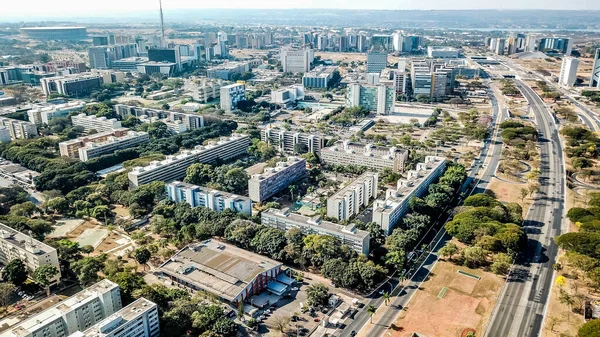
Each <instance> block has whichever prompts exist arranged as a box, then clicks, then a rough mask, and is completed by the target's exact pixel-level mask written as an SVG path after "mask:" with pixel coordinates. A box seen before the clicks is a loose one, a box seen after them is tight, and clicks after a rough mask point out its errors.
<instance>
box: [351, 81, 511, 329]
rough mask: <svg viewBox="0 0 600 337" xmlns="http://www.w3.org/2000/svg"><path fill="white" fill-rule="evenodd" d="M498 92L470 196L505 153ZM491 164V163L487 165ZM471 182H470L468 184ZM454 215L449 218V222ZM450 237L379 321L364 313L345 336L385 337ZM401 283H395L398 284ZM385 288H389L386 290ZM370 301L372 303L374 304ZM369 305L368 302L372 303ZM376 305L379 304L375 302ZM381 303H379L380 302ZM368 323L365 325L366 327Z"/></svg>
mask: <svg viewBox="0 0 600 337" xmlns="http://www.w3.org/2000/svg"><path fill="white" fill-rule="evenodd" d="M494 94H495V95H490V99H491V103H492V107H493V109H492V115H493V120H494V122H493V124H492V127H493V130H494V131H493V134H492V136H491V137H490V139H489V140H488V141H486V142H485V144H484V147H483V148H482V151H481V155H480V157H479V158H480V159H478V160H476V162H475V164H474V165H473V166H472V168H471V170H470V173H469V177H468V178H467V181H468V182H469V181H472V182H474V186H473V187H472V188H470V189H469V190H467V191H466V192H467V195H469V194H472V193H479V192H481V191H483V190H485V189H486V187H487V185H488V183H489V182H490V180H491V179H492V177H493V176H494V174H495V172H496V169H497V167H498V162H499V158H500V154H501V152H502V140H501V139H500V133H499V131H498V124H500V123H502V122H503V121H504V120H505V119H506V118H507V114H506V111H505V109H504V108H503V106H502V105H501V104H499V102H498V100H497V98H496V97H497V96H496V95H499V93H498V92H497V91H495V92H494ZM486 165H487V166H486ZM483 168H485V170H484V171H483V173H482V174H481V175H479V174H480V173H481V171H482V169H483ZM466 185H470V184H466ZM449 219H450V218H448V219H446V221H448V220H449ZM447 239H448V237H447V235H446V232H445V230H444V229H441V230H440V232H439V233H438V235H436V237H435V238H434V239H433V241H432V243H433V249H431V253H429V254H428V255H427V257H426V258H425V260H424V261H423V263H422V265H421V266H419V268H418V269H417V271H416V272H415V274H414V275H412V277H411V278H410V280H409V281H408V283H407V284H406V285H405V286H404V287H402V289H401V290H400V292H399V293H398V294H397V296H394V297H392V301H391V302H390V304H389V306H381V307H379V310H385V311H384V312H383V314H380V316H378V318H377V319H376V321H375V324H374V325H373V326H371V327H368V326H364V325H365V324H366V323H367V321H368V320H369V317H368V315H364V316H361V317H359V316H358V315H357V318H356V319H355V321H353V322H352V323H350V325H349V326H348V327H347V328H346V329H344V331H343V332H342V334H341V336H343V337H347V336H350V335H351V332H352V331H359V330H360V329H361V328H364V329H368V331H361V333H360V334H359V335H360V336H368V337H371V336H373V337H380V336H382V335H383V334H384V333H385V332H386V331H387V329H388V328H389V327H390V326H391V325H392V323H394V321H395V320H396V318H397V317H398V314H399V313H400V310H401V309H402V308H404V307H406V306H407V305H408V303H409V302H410V300H411V298H412V296H413V295H414V294H415V293H416V292H417V290H418V289H419V287H420V285H421V283H422V282H423V281H425V279H426V278H427V276H428V275H429V273H430V272H431V269H432V268H433V267H434V266H435V264H436V262H437V259H438V256H437V251H438V250H439V248H441V247H443V246H444V244H445V243H446V240H447ZM396 284H397V282H396V283H394V286H395V285H396ZM384 290H385V289H384ZM372 302H373V303H378V304H379V305H381V304H382V301H378V302H375V301H372ZM373 303H368V304H373ZM368 304H367V305H368ZM373 305H375V304H373ZM376 306H377V305H376ZM363 326H364V327H363Z"/></svg>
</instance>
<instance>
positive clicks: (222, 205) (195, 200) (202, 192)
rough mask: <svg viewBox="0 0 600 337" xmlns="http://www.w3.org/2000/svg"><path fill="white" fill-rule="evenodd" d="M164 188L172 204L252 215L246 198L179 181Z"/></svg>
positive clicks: (248, 200)
mask: <svg viewBox="0 0 600 337" xmlns="http://www.w3.org/2000/svg"><path fill="white" fill-rule="evenodd" d="M166 188H167V194H168V195H169V199H170V200H171V201H174V202H185V203H188V204H189V205H190V206H192V207H203V208H208V209H210V210H213V211H215V212H219V213H220V212H222V211H224V210H226V209H229V210H232V211H234V212H237V213H243V214H247V215H252V201H251V200H250V198H248V197H243V196H239V195H236V194H233V193H228V192H223V191H217V190H214V189H211V188H207V187H203V186H198V185H193V184H188V183H184V182H181V181H173V182H171V183H169V184H167V187H166Z"/></svg>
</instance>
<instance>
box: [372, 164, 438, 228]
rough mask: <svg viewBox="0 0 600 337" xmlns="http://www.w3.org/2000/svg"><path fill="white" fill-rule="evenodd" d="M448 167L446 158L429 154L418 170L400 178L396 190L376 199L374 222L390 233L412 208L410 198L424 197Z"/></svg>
mask: <svg viewBox="0 0 600 337" xmlns="http://www.w3.org/2000/svg"><path fill="white" fill-rule="evenodd" d="M445 169H446V158H443V157H435V156H427V157H425V162H423V163H418V164H417V168H416V170H410V171H408V172H407V177H406V179H400V180H398V183H397V184H396V189H395V190H391V189H390V190H387V191H386V196H385V198H379V199H377V200H375V204H374V205H373V222H376V223H377V224H379V225H380V226H381V229H383V231H384V232H385V233H386V234H387V235H389V234H391V233H392V231H393V229H394V227H395V226H396V225H397V224H398V223H399V222H400V219H401V218H402V217H403V216H404V215H405V214H406V213H407V212H408V211H409V210H410V199H412V198H413V197H422V196H424V195H425V194H426V193H427V189H428V188H429V185H431V184H432V183H433V182H435V181H436V180H437V179H438V178H439V177H440V176H441V175H442V174H443V173H444V171H445Z"/></svg>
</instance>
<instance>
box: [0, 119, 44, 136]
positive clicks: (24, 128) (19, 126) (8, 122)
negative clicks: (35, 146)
mask: <svg viewBox="0 0 600 337" xmlns="http://www.w3.org/2000/svg"><path fill="white" fill-rule="evenodd" d="M0 125H2V126H4V127H6V128H7V129H8V131H9V133H10V137H11V138H12V139H13V140H15V139H28V138H33V137H35V136H37V135H38V132H37V127H36V126H35V124H33V123H31V122H25V121H21V120H18V119H12V118H6V117H0Z"/></svg>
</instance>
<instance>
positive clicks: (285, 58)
mask: <svg viewBox="0 0 600 337" xmlns="http://www.w3.org/2000/svg"><path fill="white" fill-rule="evenodd" d="M313 59H314V52H313V50H312V49H310V48H303V49H299V50H293V49H290V48H281V51H280V61H281V67H282V68H283V72H284V73H288V72H289V73H305V72H307V71H309V70H310V69H311V64H312V62H313Z"/></svg>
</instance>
